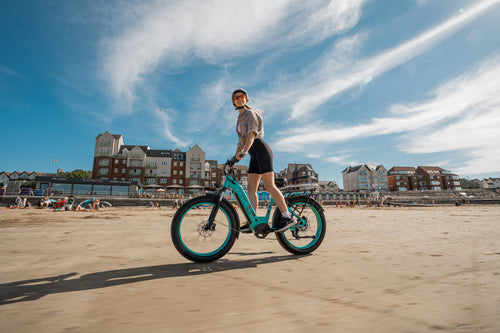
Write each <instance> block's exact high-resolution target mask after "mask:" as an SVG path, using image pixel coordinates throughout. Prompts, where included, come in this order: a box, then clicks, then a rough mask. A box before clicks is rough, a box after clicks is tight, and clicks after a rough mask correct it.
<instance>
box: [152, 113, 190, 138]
mask: <svg viewBox="0 0 500 333" xmlns="http://www.w3.org/2000/svg"><path fill="white" fill-rule="evenodd" d="M151 112H152V113H153V115H154V118H155V119H156V121H155V125H156V126H157V127H158V129H159V131H160V133H162V134H163V135H164V137H165V138H166V139H168V140H169V141H171V142H172V143H174V144H175V145H176V146H178V147H186V146H187V145H189V144H190V143H191V141H184V140H182V139H180V138H178V137H177V136H175V135H174V134H173V133H172V127H173V126H172V120H171V119H172V118H173V117H174V116H175V114H177V110H174V109H168V108H167V109H160V108H158V107H156V108H154V110H153V111H151Z"/></svg>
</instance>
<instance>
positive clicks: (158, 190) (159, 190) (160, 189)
mask: <svg viewBox="0 0 500 333" xmlns="http://www.w3.org/2000/svg"><path fill="white" fill-rule="evenodd" d="M156 192H165V190H164V189H162V188H159V189H157V190H156Z"/></svg>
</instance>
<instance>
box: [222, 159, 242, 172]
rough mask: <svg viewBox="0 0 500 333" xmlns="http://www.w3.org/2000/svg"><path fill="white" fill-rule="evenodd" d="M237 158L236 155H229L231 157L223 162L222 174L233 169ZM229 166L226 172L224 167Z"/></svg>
mask: <svg viewBox="0 0 500 333" xmlns="http://www.w3.org/2000/svg"><path fill="white" fill-rule="evenodd" d="M238 162H239V160H238V159H237V158H236V156H233V157H231V159H229V160H227V161H226V163H225V164H224V167H223V168H222V172H223V173H224V176H225V175H227V174H228V173H229V172H231V170H233V167H234V165H235V164H236V163H238ZM227 167H229V171H228V172H226V168H227Z"/></svg>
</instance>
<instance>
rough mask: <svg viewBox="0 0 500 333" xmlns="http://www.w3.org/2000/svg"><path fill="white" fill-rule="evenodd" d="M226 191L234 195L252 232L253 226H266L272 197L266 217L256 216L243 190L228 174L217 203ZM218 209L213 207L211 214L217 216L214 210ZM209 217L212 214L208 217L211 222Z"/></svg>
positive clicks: (272, 202)
mask: <svg viewBox="0 0 500 333" xmlns="http://www.w3.org/2000/svg"><path fill="white" fill-rule="evenodd" d="M227 190H230V191H231V192H233V193H234V196H235V198H236V201H237V202H238V204H239V205H240V207H241V209H242V211H243V214H244V215H245V217H246V219H247V220H248V222H249V223H250V228H252V230H254V228H255V226H257V225H259V224H263V223H265V224H268V222H269V217H270V216H271V210H272V207H273V206H274V203H275V202H274V199H273V198H272V197H271V200H270V201H269V206H268V207H267V210H266V215H264V216H258V215H257V213H256V212H255V210H254V209H253V207H252V204H251V203H250V200H249V199H248V196H247V194H246V193H245V190H244V189H243V187H242V186H241V185H240V184H239V183H238V182H237V181H236V180H234V179H233V177H231V175H230V174H226V180H225V182H224V185H223V186H222V189H221V190H220V191H219V193H218V197H219V201H218V202H220V200H222V198H223V196H224V192H226V191H227ZM218 209H219V207H214V208H213V210H212V213H215V214H217V212H216V210H218ZM214 211H215V212H214ZM211 217H212V214H211V215H210V218H209V221H210V222H211V221H213V220H212V219H211ZM214 219H215V215H214Z"/></svg>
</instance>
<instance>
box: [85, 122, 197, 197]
mask: <svg viewBox="0 0 500 333" xmlns="http://www.w3.org/2000/svg"><path fill="white" fill-rule="evenodd" d="M92 178H94V179H101V180H120V181H132V182H138V183H140V184H142V185H143V187H148V186H149V187H162V188H166V189H173V190H178V191H179V192H183V191H184V190H188V192H195V191H196V190H201V189H204V188H205V152H204V151H203V150H202V149H201V148H200V147H199V146H198V145H194V146H193V147H191V148H190V149H189V150H188V151H187V152H182V151H180V150H179V149H175V150H166V149H163V150H160V149H150V148H149V147H148V146H142V145H125V144H124V143H123V137H122V136H121V135H117V134H111V133H109V132H108V131H106V132H105V133H103V134H100V135H98V136H97V138H96V142H95V150H94V163H93V169H92Z"/></svg>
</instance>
